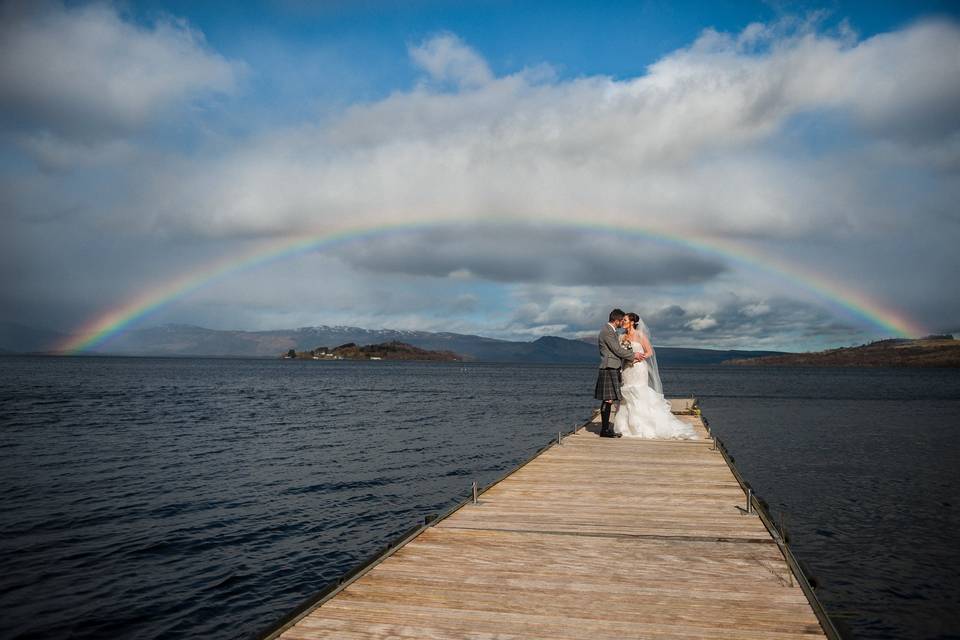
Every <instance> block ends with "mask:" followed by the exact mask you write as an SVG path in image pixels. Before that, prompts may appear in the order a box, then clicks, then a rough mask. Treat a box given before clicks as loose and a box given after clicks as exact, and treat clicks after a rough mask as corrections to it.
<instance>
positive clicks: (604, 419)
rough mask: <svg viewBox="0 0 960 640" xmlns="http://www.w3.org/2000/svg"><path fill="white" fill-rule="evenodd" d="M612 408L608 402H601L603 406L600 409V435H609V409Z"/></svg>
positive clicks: (611, 404)
mask: <svg viewBox="0 0 960 640" xmlns="http://www.w3.org/2000/svg"><path fill="white" fill-rule="evenodd" d="M612 406H613V403H612V402H611V401H609V400H604V401H603V406H601V407H600V433H601V434H604V433H609V432H610V408H611V407H612Z"/></svg>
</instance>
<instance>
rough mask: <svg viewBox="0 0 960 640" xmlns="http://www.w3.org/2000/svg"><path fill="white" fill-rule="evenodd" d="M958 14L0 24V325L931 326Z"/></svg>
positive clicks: (958, 65)
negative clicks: (619, 316)
mask: <svg viewBox="0 0 960 640" xmlns="http://www.w3.org/2000/svg"><path fill="white" fill-rule="evenodd" d="M958 14H960V6H958V5H957V4H956V3H950V2H946V3H940V2H880V1H878V2H827V3H809V2H788V1H783V2H756V3H750V2H722V1H717V2H700V3H697V2H652V1H651V2H630V3H626V2H564V1H558V0H555V1H551V2H535V1H533V2H507V1H500V0H486V1H484V2H479V1H478V2H460V1H455V0H448V1H426V0H404V1H398V2H384V1H372V0H371V1H366V0H351V1H343V2H341V1H338V0H327V1H323V2H306V1H299V0H275V1H272V2H271V1H266V0H263V1H261V2H243V3H236V2H215V1H210V2H203V3H195V2H186V1H184V2H173V1H171V2H160V1H144V2H135V1H128V2H60V1H46V0H40V1H31V2H16V1H15V2H9V1H7V2H2V1H0V216H2V224H3V233H2V236H0V321H4V322H14V323H20V324H25V325H28V326H36V327H44V328H49V329H53V330H57V331H60V332H64V333H67V334H71V335H74V336H78V337H79V338H82V337H84V336H90V335H93V334H95V333H96V334H98V335H100V336H101V338H100V342H98V343H97V344H101V345H102V344H106V343H107V342H108V341H109V338H110V336H111V335H114V334H115V333H116V332H119V331H124V330H129V329H132V328H136V327H141V326H152V325H160V324H166V323H185V324H194V325H200V326H205V327H210V328H217V329H248V330H265V329H281V328H293V327H300V326H313V325H350V326H360V327H366V328H373V329H376V328H391V329H416V330H426V331H455V332H460V333H476V334H480V335H486V336H491V337H497V338H506V339H519V340H530V339H535V338H537V337H540V336H544V335H558V336H565V337H570V338H579V337H587V336H590V335H594V334H595V333H596V331H597V329H598V327H599V326H600V325H601V324H602V323H603V322H604V321H605V320H606V316H607V313H608V312H609V310H610V309H611V308H613V307H615V306H616V307H621V308H623V309H625V310H628V311H630V310H633V311H636V312H638V313H640V314H641V315H642V316H643V317H644V318H645V319H646V321H647V324H648V325H649V326H650V328H651V331H652V333H653V337H654V342H655V343H658V344H663V345H673V346H696V347H715V348H764V349H785V350H812V349H822V348H828V347H835V346H843V345H850V344H860V343H864V342H868V341H870V340H874V339H879V338H885V337H894V336H897V335H922V334H926V333H943V332H954V331H957V332H960V295H958V293H960V289H958V285H957V280H956V274H957V273H958V272H960V269H958V267H960V252H958V251H957V249H956V245H957V241H958V239H960V208H958V206H957V204H956V203H957V202H960V180H958V177H960V15H958Z"/></svg>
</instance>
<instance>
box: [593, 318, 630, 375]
mask: <svg viewBox="0 0 960 640" xmlns="http://www.w3.org/2000/svg"><path fill="white" fill-rule="evenodd" d="M597 346H599V347H600V368H601V369H619V368H620V365H622V364H623V361H624V360H633V349H631V348H630V347H625V346H623V345H622V344H620V336H618V335H617V330H616V329H614V328H613V327H612V326H610V324H609V323H608V324H605V325H603V328H602V329H600V335H599V336H597Z"/></svg>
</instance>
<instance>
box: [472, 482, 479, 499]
mask: <svg viewBox="0 0 960 640" xmlns="http://www.w3.org/2000/svg"><path fill="white" fill-rule="evenodd" d="M472 488H473V504H477V503H478V502H479V500H478V499H477V481H476V480H474V481H473V487H472Z"/></svg>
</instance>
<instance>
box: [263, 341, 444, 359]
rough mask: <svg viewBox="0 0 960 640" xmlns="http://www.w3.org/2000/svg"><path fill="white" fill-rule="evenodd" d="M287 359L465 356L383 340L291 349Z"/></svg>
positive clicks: (286, 355) (286, 356) (441, 357)
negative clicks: (305, 349) (329, 346)
mask: <svg viewBox="0 0 960 640" xmlns="http://www.w3.org/2000/svg"><path fill="white" fill-rule="evenodd" d="M282 357H283V358H284V359H285V360H426V361H434V362H461V361H462V360H463V357H462V356H460V355H459V354H456V353H453V352H452V351H429V350H427V349H421V348H419V347H415V346H413V345H411V344H407V343H405V342H398V341H396V340H394V341H393V342H383V343H381V344H368V345H364V346H359V345H357V344H356V343H354V342H348V343H347V344H342V345H340V346H339V347H334V348H333V349H329V348H327V347H317V348H315V349H312V350H310V351H297V350H295V349H290V350H289V351H287V352H286V353H285V354H284V355H283V356H282Z"/></svg>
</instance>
